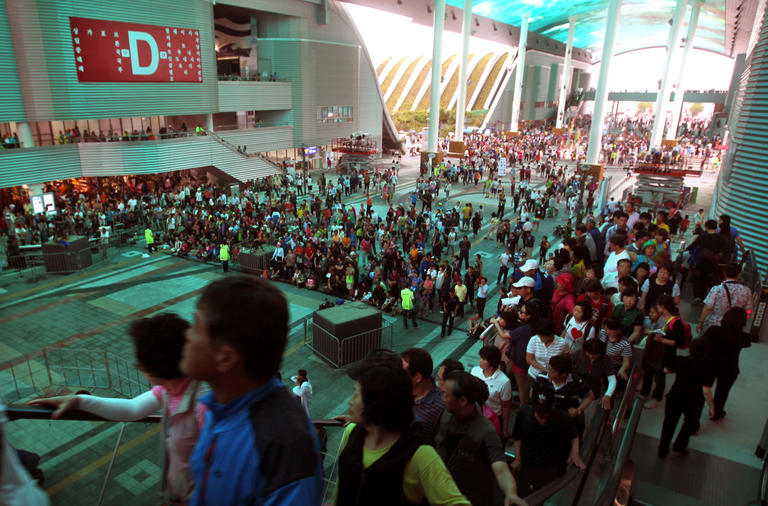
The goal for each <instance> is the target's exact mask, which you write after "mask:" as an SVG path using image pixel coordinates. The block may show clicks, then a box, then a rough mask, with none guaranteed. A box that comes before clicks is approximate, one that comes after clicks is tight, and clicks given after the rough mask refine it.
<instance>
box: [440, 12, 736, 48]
mask: <svg viewBox="0 0 768 506" xmlns="http://www.w3.org/2000/svg"><path fill="white" fill-rule="evenodd" d="M447 3H448V4H449V5H451V6H454V7H459V8H461V7H463V4H464V2H463V0H447ZM745 3H749V2H748V1H744V0H741V1H739V0H706V2H704V4H703V6H702V9H701V14H700V16H699V27H698V31H697V33H696V40H695V46H696V47H698V48H701V49H706V50H710V51H715V52H717V53H721V54H725V55H728V56H733V53H734V48H733V45H734V42H735V41H734V38H735V37H734V30H735V31H738V22H739V11H740V10H741V7H742V6H743V5H744V4H745ZM732 4H733V5H732ZM607 8H608V0H578V1H574V0H520V1H516V2H510V1H508V0H475V2H474V5H473V8H472V12H473V13H474V14H477V15H480V16H485V17H488V18H491V19H494V20H497V21H501V22H503V23H507V24H510V25H514V26H520V18H521V16H522V15H523V14H524V13H526V12H528V13H530V21H529V23H530V24H529V30H530V31H532V32H538V33H540V34H542V35H546V36H548V37H551V38H553V39H555V40H557V41H560V42H566V40H567V37H568V18H569V17H570V16H578V21H577V22H576V32H575V37H574V46H576V47H581V48H586V49H591V50H592V51H593V52H595V53H596V54H599V51H600V50H601V49H602V41H603V36H604V33H605V15H606V12H607ZM674 9H675V0H624V1H623V2H622V7H621V21H620V26H619V36H618V39H617V41H618V42H617V47H616V50H617V52H622V51H629V50H633V49H640V48H646V47H654V46H660V45H665V44H666V42H667V34H668V31H669V21H670V20H671V18H672V13H673V11H674ZM687 12H690V8H689V9H688V11H687ZM687 22H688V14H686V19H685V20H684V22H683V26H684V27H685V26H686V25H687ZM683 33H685V31H683Z"/></svg>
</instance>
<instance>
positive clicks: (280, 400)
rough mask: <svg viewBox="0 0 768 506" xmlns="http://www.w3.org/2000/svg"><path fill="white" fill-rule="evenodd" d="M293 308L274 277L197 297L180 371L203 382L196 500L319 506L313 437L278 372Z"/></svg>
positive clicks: (220, 286) (193, 463) (231, 283)
mask: <svg viewBox="0 0 768 506" xmlns="http://www.w3.org/2000/svg"><path fill="white" fill-rule="evenodd" d="M287 330H288V307H287V303H286V300H285V298H284V297H283V295H282V294H281V293H280V291H279V290H277V289H276V288H275V287H273V286H272V285H271V284H270V283H269V282H267V281H264V280H261V279H258V278H245V277H235V278H224V279H220V280H218V281H215V282H213V283H211V284H210V285H208V286H207V287H206V288H205V289H204V290H203V293H202V295H201V297H200V300H199V302H198V304H197V311H196V312H195V322H194V325H193V326H192V327H190V328H189V329H188V330H187V333H186V339H187V341H186V343H185V345H184V350H183V353H182V358H181V363H180V368H181V370H182V371H183V372H184V373H185V374H186V375H188V376H190V377H192V378H196V379H200V380H204V381H207V382H208V384H209V385H210V387H211V393H209V394H208V395H206V396H205V397H203V398H202V399H201V402H203V403H205V405H206V406H207V407H208V412H207V414H206V421H205V427H204V428H203V431H202V433H201V435H200V438H199V439H198V442H197V446H196V447H195V450H194V453H193V454H192V457H191V459H190V468H191V470H192V475H193V477H194V479H195V492H194V495H193V496H192V501H191V504H192V505H216V506H219V505H236V504H238V505H239V504H249V505H264V506H271V505H283V504H302V505H305V504H306V505H319V504H320V499H321V495H322V488H323V475H322V469H321V465H320V454H319V450H318V443H317V435H316V432H315V430H314V428H313V426H312V423H311V422H310V420H309V419H308V418H307V413H306V412H305V411H304V410H303V409H302V407H301V404H300V403H299V402H297V400H296V398H295V397H294V396H293V395H291V394H290V393H289V392H288V389H286V388H285V386H284V385H283V383H282V382H281V381H280V380H278V379H277V377H276V374H277V372H278V370H279V368H280V362H281V361H282V357H283V352H284V351H285V346H286V341H287V334H288V332H287Z"/></svg>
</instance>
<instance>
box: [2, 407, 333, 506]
mask: <svg viewBox="0 0 768 506" xmlns="http://www.w3.org/2000/svg"><path fill="white" fill-rule="evenodd" d="M54 411H55V408H52V407H38V406H27V405H9V406H7V407H6V410H5V414H6V416H7V417H8V420H10V421H20V420H48V421H56V422H58V421H82V422H108V423H120V424H121V425H120V429H119V431H118V434H117V438H116V440H115V444H114V449H113V451H112V455H111V457H110V460H109V463H108V465H107V469H106V471H105V475H104V479H103V481H102V483H101V488H100V490H99V495H98V499H97V500H95V501H94V502H95V503H96V504H97V505H101V504H103V503H104V499H105V494H106V491H107V487H108V486H109V483H110V477H111V476H112V471H113V469H114V466H115V462H116V460H117V458H118V456H119V455H120V454H121V447H122V446H123V436H124V434H125V429H126V427H127V426H128V425H129V424H134V423H149V424H158V423H160V422H161V421H162V417H161V416H160V415H150V416H147V417H145V418H142V419H140V420H134V421H132V422H115V421H114V420H109V419H106V418H103V417H100V416H98V415H95V414H92V413H88V412H85V411H80V410H75V409H73V410H70V411H66V412H64V413H63V414H62V415H61V416H60V417H58V418H56V419H53V418H51V415H52V414H53V412H54ZM276 423H278V422H276ZM312 424H313V426H314V427H315V430H316V431H317V434H318V438H319V440H320V458H321V463H322V468H323V496H322V504H329V503H330V502H332V501H333V497H334V495H335V492H336V485H337V481H338V455H339V452H340V451H341V441H342V438H341V434H337V435H336V436H337V437H334V438H333V439H331V438H329V437H328V433H327V430H328V429H330V428H342V427H343V426H344V423H343V422H341V421H339V420H312ZM126 444H128V443H126ZM75 465H77V464H75ZM159 481H162V480H159Z"/></svg>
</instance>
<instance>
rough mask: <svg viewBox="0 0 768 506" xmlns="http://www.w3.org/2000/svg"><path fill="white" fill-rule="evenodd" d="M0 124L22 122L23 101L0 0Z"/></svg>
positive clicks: (8, 29) (4, 11)
mask: <svg viewBox="0 0 768 506" xmlns="http://www.w3.org/2000/svg"><path fill="white" fill-rule="evenodd" d="M0 97H2V105H1V106H0V122H4V121H24V120H25V119H26V113H25V112H24V100H23V98H22V95H21V86H20V85H19V74H18V72H17V69H16V55H15V54H14V50H13V42H12V41H11V31H10V26H9V24H8V15H7V12H6V0H0Z"/></svg>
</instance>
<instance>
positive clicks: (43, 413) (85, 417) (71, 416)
mask: <svg viewBox="0 0 768 506" xmlns="http://www.w3.org/2000/svg"><path fill="white" fill-rule="evenodd" d="M55 410H56V408H53V407H48V406H28V405H26V404H12V405H9V406H6V407H5V414H6V416H7V417H8V419H9V420H10V421H16V420H69V421H78V422H115V420H110V419H108V418H104V417H102V416H99V415H95V414H93V413H89V412H87V411H80V410H78V409H72V410H69V411H66V412H64V413H62V415H61V416H60V417H59V418H51V415H52V414H53V412H54V411H55ZM161 420H162V416H160V415H149V416H147V417H144V418H141V419H139V420H131V422H130V423H160V421H161ZM312 424H313V425H314V426H315V427H342V426H343V425H344V422H343V421H340V420H312Z"/></svg>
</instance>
